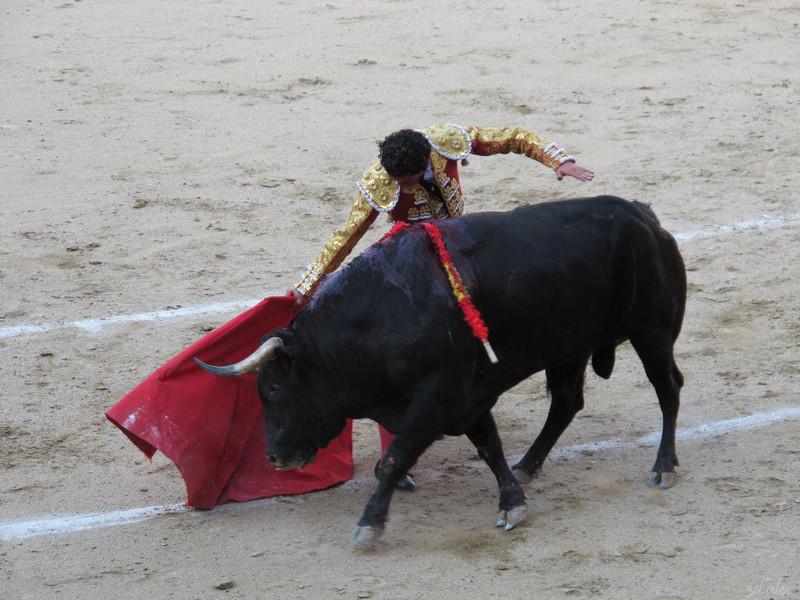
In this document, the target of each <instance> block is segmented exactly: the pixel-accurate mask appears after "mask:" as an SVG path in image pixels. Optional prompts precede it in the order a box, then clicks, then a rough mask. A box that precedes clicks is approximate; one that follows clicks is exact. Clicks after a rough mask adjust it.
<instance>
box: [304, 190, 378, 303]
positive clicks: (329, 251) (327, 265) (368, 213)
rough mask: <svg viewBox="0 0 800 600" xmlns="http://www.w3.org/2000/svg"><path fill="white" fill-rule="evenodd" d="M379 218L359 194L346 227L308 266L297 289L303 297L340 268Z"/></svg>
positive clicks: (337, 232) (334, 234)
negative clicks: (324, 277) (323, 278)
mask: <svg viewBox="0 0 800 600" xmlns="http://www.w3.org/2000/svg"><path fill="white" fill-rule="evenodd" d="M377 217H378V211H377V210H375V209H374V208H372V206H371V205H370V204H369V202H367V200H366V198H364V195H363V194H359V195H358V198H356V201H355V204H353V208H352V210H351V211H350V216H349V217H348V218H347V222H346V223H345V224H344V227H342V228H341V229H337V230H336V231H334V232H333V235H331V237H330V239H329V240H328V243H327V244H325V247H324V248H323V249H322V252H320V253H319V256H317V259H316V260H315V261H314V262H312V263H311V264H310V265H308V270H307V271H306V272H305V274H304V275H303V280H302V281H301V282H300V283H298V284H297V286H295V287H296V288H297V289H298V290H299V291H300V292H301V293H302V294H303V295H306V296H308V295H309V294H312V293H313V292H314V290H315V289H316V288H317V285H319V283H320V281H321V280H322V276H323V275H327V274H328V273H331V272H333V271H335V270H336V269H338V268H339V265H341V264H342V261H344V259H345V258H347V255H348V254H350V252H352V250H353V248H354V247H355V245H356V244H357V243H358V240H360V239H361V238H362V237H363V236H364V234H365V233H366V232H367V230H368V229H369V227H370V225H372V224H373V223H374V222H375V219H376V218H377Z"/></svg>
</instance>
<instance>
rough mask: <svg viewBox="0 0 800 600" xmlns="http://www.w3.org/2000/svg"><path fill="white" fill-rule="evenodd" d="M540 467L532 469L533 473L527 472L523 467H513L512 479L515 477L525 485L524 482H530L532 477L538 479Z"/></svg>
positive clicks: (540, 471)
mask: <svg viewBox="0 0 800 600" xmlns="http://www.w3.org/2000/svg"><path fill="white" fill-rule="evenodd" d="M541 473H542V469H541V467H540V468H538V469H534V470H533V473H528V472H527V471H524V470H523V469H519V468H517V467H514V468H513V469H511V474H512V475H514V479H516V480H517V481H518V482H519V483H521V484H523V485H525V484H526V483H530V482H531V481H533V480H534V479H539V475H541Z"/></svg>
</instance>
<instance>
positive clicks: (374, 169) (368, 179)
mask: <svg viewBox="0 0 800 600" xmlns="http://www.w3.org/2000/svg"><path fill="white" fill-rule="evenodd" d="M358 189H359V190H360V191H361V193H362V194H363V195H364V198H366V200H367V202H369V203H370V205H371V206H372V208H374V209H375V210H377V211H380V212H388V211H390V210H392V209H393V208H394V207H395V206H396V205H397V201H398V200H399V199H400V186H399V185H398V184H397V182H396V181H395V180H394V179H392V178H391V177H389V174H388V173H387V172H386V169H384V168H383V165H381V161H380V159H377V158H376V159H375V160H374V161H373V162H372V164H371V165H370V166H369V168H368V169H367V171H366V172H365V173H364V176H363V177H362V178H361V181H359V182H358Z"/></svg>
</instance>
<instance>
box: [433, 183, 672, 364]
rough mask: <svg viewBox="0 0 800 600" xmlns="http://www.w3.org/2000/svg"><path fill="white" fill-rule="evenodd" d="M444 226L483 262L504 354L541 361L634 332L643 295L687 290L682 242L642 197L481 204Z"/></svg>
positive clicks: (476, 293)
mask: <svg viewBox="0 0 800 600" xmlns="http://www.w3.org/2000/svg"><path fill="white" fill-rule="evenodd" d="M459 227H461V228H463V231H464V234H466V235H461V236H459V234H458V228H459ZM444 229H445V231H446V232H449V233H451V235H448V236H447V237H449V238H450V242H449V246H450V248H451V252H453V253H454V254H455V255H462V256H463V257H464V259H465V260H467V261H468V262H469V263H471V265H472V268H473V269H474V278H473V279H472V281H471V282H470V288H471V290H472V294H473V297H474V298H475V300H476V304H477V305H478V306H479V309H480V310H481V311H482V313H483V314H484V319H485V321H486V323H487V325H488V326H489V329H490V340H492V343H493V345H497V346H499V348H496V350H497V351H498V352H499V353H500V354H501V361H502V360H503V357H502V354H505V355H506V359H507V360H509V359H511V360H523V361H524V362H525V363H526V367H527V368H530V369H532V370H539V369H542V368H546V367H547V366H549V365H551V364H553V363H559V362H568V361H570V360H573V359H575V358H578V357H580V356H588V355H589V354H592V353H594V352H595V351H597V350H599V349H602V348H607V347H609V346H614V345H616V344H619V343H621V342H622V341H624V340H626V339H628V338H629V337H630V335H631V331H630V328H631V327H633V326H635V325H636V323H634V317H635V313H636V311H637V310H638V309H639V308H640V307H639V306H638V305H637V302H638V303H639V304H641V303H642V302H643V301H646V298H644V296H649V297H650V298H651V299H652V302H656V301H658V299H659V298H661V297H663V296H664V295H665V294H666V295H671V296H675V297H676V298H679V297H680V296H681V295H682V296H683V297H684V298H685V275H684V274H683V273H684V272H683V262H682V260H681V258H680V254H679V253H678V250H677V245H676V244H675V242H674V240H673V239H672V238H671V236H669V234H667V233H666V232H664V231H663V230H662V229H661V227H660V225H659V223H658V220H657V219H656V217H655V215H654V214H653V213H652V211H651V210H650V209H649V208H648V207H646V206H644V205H641V204H638V203H633V202H628V201H626V200H622V199H620V198H616V197H611V196H601V197H596V198H588V199H577V200H565V201H559V202H552V203H547V204H539V205H534V206H528V207H523V208H520V209H517V210H514V211H511V212H509V213H480V214H475V215H472V216H469V217H466V218H464V219H462V220H460V221H454V222H452V223H448V224H447V225H446V226H445V228H444ZM450 230H452V231H451V232H450ZM459 239H460V240H461V241H458V240H459ZM681 280H683V283H681ZM681 286H683V290H682V291H681ZM678 304H680V306H678V307H675V309H674V310H673V312H675V313H676V314H677V312H679V313H680V318H682V314H683V312H682V311H683V305H682V303H681V302H680V300H678ZM680 318H678V321H680ZM678 327H679V325H678ZM675 335H676V336H677V331H676V332H675ZM495 340H496V342H495ZM511 357H514V358H511Z"/></svg>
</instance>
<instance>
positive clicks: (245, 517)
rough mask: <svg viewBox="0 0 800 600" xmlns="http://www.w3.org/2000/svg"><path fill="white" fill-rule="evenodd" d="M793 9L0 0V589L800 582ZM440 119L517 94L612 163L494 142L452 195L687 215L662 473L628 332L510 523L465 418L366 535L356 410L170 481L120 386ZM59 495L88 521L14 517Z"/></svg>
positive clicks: (509, 439)
mask: <svg viewBox="0 0 800 600" xmlns="http://www.w3.org/2000/svg"><path fill="white" fill-rule="evenodd" d="M798 40H800V7H799V6H798V4H797V2H796V1H794V0H770V1H768V2H738V3H731V2H728V1H724V0H697V1H696V2H692V3H679V2H662V3H650V2H642V1H640V0H608V1H604V2H595V1H590V2H584V3H575V4H574V5H569V4H568V3H565V2H555V1H552V0H546V1H543V2H529V3H523V2H516V3H510V2H502V1H500V0H484V1H481V2H477V1H468V2H462V3H444V2H440V3H430V2H423V1H420V0H393V1H386V2H363V1H361V2H357V1H354V0H342V1H332V2H329V3H325V2H301V1H294V0H287V1H284V2H276V1H273V0H269V1H265V2H243V1H240V0H231V1H225V2H222V1H216V2H215V1H207V2H179V1H177V0H159V1H157V2H155V1H149V0H145V1H140V2H128V3H121V2H110V1H108V0H94V1H90V0H83V1H79V0H76V1H73V2H65V3H62V4H60V3H58V2H31V1H27V2H26V1H22V0H18V1H11V2H5V3H4V4H3V6H2V7H1V8H0V58H1V62H2V67H0V82H1V84H0V99H1V100H2V103H1V105H2V108H3V110H2V115H0V181H2V187H1V188H0V299H1V301H0V358H1V360H0V374H1V376H0V377H1V379H0V380H1V381H2V387H1V388H0V469H1V470H2V478H1V479H0V538H1V539H0V598H3V599H5V598H9V599H49V598H75V599H79V598H80V599H85V598H126V599H127V598H130V599H142V600H145V599H146V600H153V599H156V598H157V599H162V598H176V599H194V598H202V599H206V598H212V599H213V598H242V599H244V598H248V599H249V598H308V599H320V600H322V599H326V600H327V599H331V598H343V599H348V598H349V599H359V598H361V599H363V598H373V599H392V600H394V599H425V600H443V599H463V598H479V599H490V598H498V599H503V600H506V599H509V598H561V597H576V598H586V597H595V598H631V599H642V598H684V599H697V598H715V599H716V598H719V599H731V598H764V599H766V598H775V599H790V598H800V563H798V560H797V546H798V537H799V536H800V525H798V516H799V515H800V512H798V511H800V490H799V489H798V481H800V460H798V458H800V457H799V456H798V454H799V453H800V397H799V396H800V360H798V359H799V357H800V352H799V350H800V318H799V317H800V304H798V292H799V291H800V290H799V287H798V278H797V273H798V266H797V265H798V264H800V208H798V189H800V142H798V140H800V119H798V114H800V105H799V103H798V98H800V93H799V92H800V90H799V89H798V85H800V83H799V82H800V63H799V62H798V60H797V57H798V56H800V42H798ZM440 122H455V123H461V124H464V125H471V124H475V125H487V126H503V125H518V126H523V127H526V128H528V129H531V130H533V131H536V132H538V133H540V134H541V135H543V136H545V137H548V138H550V139H553V140H554V141H557V142H559V143H560V144H562V145H563V146H565V147H566V148H568V149H569V150H570V151H571V152H572V153H573V154H575V155H577V156H578V157H579V158H580V162H581V164H584V165H586V166H589V167H591V168H593V169H594V170H595V171H596V172H597V174H598V175H597V177H596V179H595V181H594V182H592V183H590V184H581V183H579V182H577V181H575V180H565V181H562V182H558V181H557V180H556V178H555V177H554V176H553V174H552V173H551V172H549V171H547V170H546V169H544V168H543V167H541V166H540V165H538V164H536V163H532V162H530V161H528V160H526V159H525V158H522V157H517V156H511V157H502V156H501V157H490V158H481V157H476V158H475V159H474V160H472V161H471V164H470V165H469V166H468V167H466V168H464V169H463V170H462V184H463V186H464V189H465V192H466V196H467V202H468V204H467V210H468V211H471V212H475V211H479V210H482V209H505V208H511V207H514V206H518V205H520V204H526V203H535V202H539V201H544V200H552V199H556V198H566V197H572V196H578V195H594V194H601V193H611V194H615V195H619V196H623V197H626V198H629V199H638V200H641V201H645V202H648V203H650V204H651V205H652V206H653V208H654V209H655V211H656V212H657V213H658V215H659V216H660V218H661V220H662V223H663V224H664V225H665V227H666V228H668V229H669V230H670V231H672V232H673V233H674V234H676V236H677V237H678V240H679V243H680V245H681V249H682V252H683V254H684V258H685V260H686V264H687V268H688V276H689V282H690V290H689V302H688V308H687V315H686V320H685V324H684V330H683V333H682V335H681V338H680V339H679V341H678V346H677V359H678V363H679V366H680V368H681V369H682V370H683V373H684V375H685V376H686V387H685V388H684V392H683V396H682V400H683V405H682V411H681V414H680V419H679V425H680V427H681V428H682V431H683V433H682V437H681V439H680V440H679V442H678V454H679V456H680V459H681V466H680V468H679V479H678V485H677V486H676V487H674V488H673V489H670V490H667V491H655V490H651V489H649V488H648V487H647V485H646V483H647V478H648V471H649V469H650V467H651V466H652V463H653V460H654V458H655V451H656V447H655V444H654V442H653V441H652V440H651V439H650V438H647V437H646V436H648V435H650V434H652V433H653V432H658V431H660V412H659V409H658V405H657V402H656V399H655V394H654V393H653V391H652V388H651V387H650V386H649V384H648V383H647V381H646V379H645V377H644V374H643V372H642V368H641V365H640V363H639V362H638V360H637V359H636V357H635V355H634V353H633V351H632V350H631V349H630V347H629V346H627V345H625V346H623V347H621V348H620V351H619V353H618V363H617V368H616V370H615V373H614V375H613V377H612V378H611V380H610V381H608V382H605V381H602V380H600V379H598V378H597V377H595V376H594V375H589V376H588V381H587V392H586V395H587V406H586V409H585V410H584V411H583V412H582V413H581V414H580V415H579V417H578V418H577V419H576V421H575V423H574V424H573V425H572V426H571V428H570V429H568V431H567V432H566V433H565V435H564V436H563V438H562V440H561V441H560V443H559V445H558V449H559V450H558V451H557V452H556V453H555V455H554V457H553V459H552V460H551V461H550V462H549V464H548V465H546V468H545V472H544V475H543V477H542V478H541V479H539V480H537V481H535V482H534V483H532V484H531V485H530V486H528V488H527V493H528V495H529V509H530V510H529V516H528V519H527V520H526V521H525V522H524V524H522V525H521V526H520V527H519V528H518V529H516V530H514V531H512V532H504V531H501V530H497V529H495V528H494V526H493V523H494V520H495V517H496V502H497V490H496V485H495V482H494V478H493V477H492V475H491V473H490V472H489V470H488V468H486V467H485V466H484V465H483V463H481V462H480V461H478V460H476V459H475V457H474V454H475V453H474V450H473V448H472V447H471V446H470V445H469V443H468V442H467V441H466V440H465V439H448V440H445V441H442V442H439V443H437V444H436V445H434V447H433V448H431V450H430V451H429V452H428V453H427V454H425V456H423V457H422V459H421V460H420V462H419V464H418V465H417V466H416V468H415V473H416V478H417V482H418V483H419V490H418V491H417V492H416V493H414V494H407V495H396V496H395V501H394V503H393V505H392V509H393V512H392V515H391V517H392V518H391V522H390V524H389V527H388V528H387V532H386V534H385V536H384V538H383V539H382V540H381V541H380V542H379V543H378V544H376V545H374V546H373V547H370V548H368V549H366V550H364V549H356V548H353V547H351V545H350V543H349V535H350V532H351V530H352V528H353V526H354V525H355V522H356V520H357V519H358V516H359V515H360V512H361V509H362V506H363V504H364V502H365V501H366V499H367V498H368V496H369V494H370V493H371V491H372V488H373V479H372V475H371V470H372V466H373V465H374V464H375V461H376V459H377V457H378V454H379V446H378V439H377V428H376V427H375V426H374V425H373V424H371V423H358V424H357V428H356V455H355V456H356V474H355V477H354V478H353V480H351V481H350V482H348V483H346V484H344V485H342V486H339V487H337V488H334V489H330V490H326V491H323V492H317V493H312V494H307V495H304V496H298V497H281V498H274V499H268V500H262V501H257V502H252V503H247V504H241V505H228V506H224V507H221V508H218V509H215V510H213V511H209V512H197V511H190V510H183V509H181V508H180V506H181V504H182V503H183V502H184V501H185V488H184V487H183V481H182V479H181V478H180V475H179V474H178V472H177V470H176V469H175V468H174V466H173V465H172V464H171V463H170V462H169V461H168V460H167V459H165V458H164V457H163V456H162V455H160V454H158V455H156V457H155V459H154V461H153V462H152V464H151V463H149V462H148V461H147V460H146V459H145V458H144V457H143V456H142V455H141V454H140V453H139V452H138V450H136V448H135V447H134V446H133V445H132V444H131V443H130V442H129V441H128V440H127V439H126V438H125V437H124V436H123V435H122V434H121V433H120V432H119V431H118V430H116V428H114V427H113V426H112V425H111V424H110V423H108V422H107V421H106V419H105V418H104V416H103V413H104V411H105V410H107V409H108V408H109V407H110V406H112V405H113V404H114V403H115V402H116V401H117V400H118V399H119V398H121V397H122V396H123V395H124V394H126V393H127V392H128V391H129V390H130V389H132V388H133V387H134V386H135V385H136V384H138V383H139V382H140V381H141V380H142V379H144V378H145V377H146V376H147V375H148V374H150V373H151V372H152V371H153V370H154V369H155V368H156V367H158V366H159V365H161V364H162V363H163V362H165V361H166V360H167V359H169V358H170V357H171V356H173V355H175V354H176V353H178V352H179V351H180V350H182V349H183V348H185V347H186V346H188V345H189V344H190V343H192V342H193V341H195V340H196V339H198V338H199V337H201V336H202V335H204V333H206V332H207V331H210V330H211V329H213V328H214V327H216V326H218V325H219V324H221V323H223V322H225V321H227V320H228V319H229V318H231V317H233V316H234V315H235V314H236V313H237V312H238V311H240V310H241V309H242V308H243V307H244V306H247V305H250V304H253V303H255V302H256V301H257V300H259V299H261V298H263V297H265V296H268V295H273V294H275V293H282V292H283V291H284V290H286V289H287V288H288V287H289V286H290V285H292V284H293V283H295V282H296V280H297V279H298V277H299V275H300V274H301V272H302V271H303V269H304V268H305V265H306V264H307V263H308V262H309V261H310V260H311V259H312V258H313V257H314V256H315V255H316V254H317V252H318V251H319V249H320V248H321V246H322V244H323V243H324V241H325V240H326V239H327V237H328V235H329V234H330V233H331V232H332V231H333V230H334V229H335V228H336V227H338V226H340V225H341V224H342V223H343V222H344V219H345V217H346V215H347V213H348V211H349V208H350V205H351V202H352V200H353V198H354V192H355V181H356V180H357V179H358V178H359V177H360V175H361V172H362V171H363V169H364V168H365V167H366V166H367V164H368V163H369V162H370V161H371V160H372V159H373V157H374V156H375V152H376V148H375V140H377V139H380V138H383V137H384V136H385V135H386V134H388V133H390V132H391V131H394V130H396V129H400V128H402V127H426V126H428V125H431V124H435V123H440ZM385 232H386V226H385V225H383V224H380V223H379V224H377V225H376V226H375V227H374V228H373V230H372V231H371V232H370V234H369V236H368V238H369V239H368V240H365V242H363V243H362V244H361V246H360V247H359V248H360V249H363V248H365V247H366V245H367V244H368V243H369V242H370V241H373V240H375V239H377V238H378V237H379V236H380V235H382V234H383V233H385ZM226 302H239V303H241V304H239V305H237V307H231V306H230V305H228V308H227V309H226V310H223V309H222V308H220V306H219V304H220V303H226ZM204 307H211V308H209V309H208V310H207V311H205V312H204V311H203V309H204ZM215 307H216V308H215ZM180 309H184V310H180ZM157 311H170V313H169V314H168V316H167V317H165V318H160V319H154V318H152V313H155V312H157ZM169 315H171V318H169ZM128 317H131V318H128ZM100 318H107V319H106V320H103V321H99V322H98V321H92V322H87V320H91V319H100ZM76 322H80V323H82V324H83V327H78V326H74V323H76ZM34 326H42V327H40V328H38V329H37V328H36V327H34ZM547 405H548V402H547V399H546V393H545V390H544V378H543V376H541V375H537V376H535V377H534V378H532V379H531V380H530V381H527V382H525V383H524V384H522V385H520V386H518V387H517V388H515V389H514V390H512V391H511V392H510V393H508V394H506V395H505V396H504V397H503V398H501V401H500V403H499V405H498V406H497V408H496V411H495V414H496V417H497V420H498V424H499V428H500V433H501V436H502V438H503V440H504V444H505V448H506V451H507V453H508V454H509V455H511V456H519V455H520V454H521V453H522V452H524V450H525V449H526V448H527V445H528V444H529V443H530V441H531V440H532V439H533V438H534V436H535V435H536V433H537V432H538V431H539V429H540V427H541V425H542V423H543V419H544V415H545V414H546V410H547ZM751 415H757V416H755V417H751ZM748 417H749V418H748ZM709 424H713V426H709ZM643 438H644V439H643ZM609 440H610V441H609ZM586 444H596V445H595V446H585V445H586ZM147 507H161V508H156V509H153V511H152V512H154V513H160V514H157V515H155V516H153V515H152V514H151V515H147V514H145V515H143V516H149V517H150V518H146V519H143V520H139V521H136V522H132V521H135V518H134V517H135V516H136V515H138V514H139V513H137V512H135V511H136V510H137V509H143V508H147ZM164 507H166V508H164ZM86 515H94V517H92V518H91V519H89V520H88V521H87V523H88V526H89V528H88V529H85V530H82V531H74V529H75V528H76V526H77V525H76V524H78V523H79V522H80V521H79V517H85V516H86ZM54 517H63V518H64V519H63V522H64V523H66V526H67V527H68V528H71V529H73V531H70V532H67V533H43V534H41V535H28V534H26V533H25V532H26V531H28V532H29V533H30V531H29V530H28V529H26V527H27V526H28V525H31V523H32V522H33V521H37V520H41V519H47V518H54ZM126 517H127V518H128V522H126V523H124V524H120V522H121V521H122V520H124V519H125V518H126ZM40 533H41V532H40Z"/></svg>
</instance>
